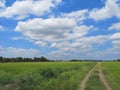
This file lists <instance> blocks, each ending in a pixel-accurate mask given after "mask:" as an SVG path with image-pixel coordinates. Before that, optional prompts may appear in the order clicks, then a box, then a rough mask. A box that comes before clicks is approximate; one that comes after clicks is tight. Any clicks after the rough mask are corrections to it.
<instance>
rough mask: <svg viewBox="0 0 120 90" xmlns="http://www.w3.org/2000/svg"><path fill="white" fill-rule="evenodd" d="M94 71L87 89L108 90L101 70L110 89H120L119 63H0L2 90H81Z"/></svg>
mask: <svg viewBox="0 0 120 90" xmlns="http://www.w3.org/2000/svg"><path fill="white" fill-rule="evenodd" d="M93 67H94V68H93ZM92 69H93V71H92V73H91V74H90V76H89V78H88V80H87V81H86V83H85V88H84V90H107V89H106V87H105V85H104V84H103V82H102V81H101V79H100V75H101V74H100V70H102V74H103V76H102V77H104V79H105V80H107V83H108V84H109V85H110V87H111V90H120V62H102V63H97V64H96V63H95V62H42V63H38V62H29V63H0V90H81V89H80V88H79V87H80V85H81V83H82V82H83V81H84V79H85V78H86V76H87V75H88V72H90V71H91V70H92Z"/></svg>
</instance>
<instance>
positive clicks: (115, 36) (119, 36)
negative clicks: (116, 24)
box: [110, 32, 120, 40]
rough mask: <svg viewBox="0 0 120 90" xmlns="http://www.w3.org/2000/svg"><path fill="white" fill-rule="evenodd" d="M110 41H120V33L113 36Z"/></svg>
mask: <svg viewBox="0 0 120 90" xmlns="http://www.w3.org/2000/svg"><path fill="white" fill-rule="evenodd" d="M110 39H112V40H114V39H120V32H118V33H114V34H112V35H111V37H110Z"/></svg>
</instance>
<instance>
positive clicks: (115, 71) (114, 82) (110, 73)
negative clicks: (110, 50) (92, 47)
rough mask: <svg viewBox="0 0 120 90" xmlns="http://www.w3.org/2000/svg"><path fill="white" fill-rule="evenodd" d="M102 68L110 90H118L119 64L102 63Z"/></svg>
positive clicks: (119, 78)
mask: <svg viewBox="0 0 120 90" xmlns="http://www.w3.org/2000/svg"><path fill="white" fill-rule="evenodd" d="M102 67H103V73H104V74H105V77H106V79H107V80H108V82H109V83H110V85H111V87H112V90H120V62H104V63H102Z"/></svg>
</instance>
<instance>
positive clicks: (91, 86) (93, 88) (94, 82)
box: [85, 65, 106, 90]
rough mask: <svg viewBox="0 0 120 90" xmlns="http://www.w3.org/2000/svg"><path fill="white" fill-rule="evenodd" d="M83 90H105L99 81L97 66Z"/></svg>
mask: <svg viewBox="0 0 120 90" xmlns="http://www.w3.org/2000/svg"><path fill="white" fill-rule="evenodd" d="M85 90H106V89H105V87H104V85H103V83H102V82H101V81H100V79H99V66H98V65H97V66H96V68H95V70H94V71H93V72H92V74H91V75H90V78H89V80H88V81H87V83H86V88H85Z"/></svg>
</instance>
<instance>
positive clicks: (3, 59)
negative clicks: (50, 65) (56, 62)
mask: <svg viewBox="0 0 120 90" xmlns="http://www.w3.org/2000/svg"><path fill="white" fill-rule="evenodd" d="M50 61H51V60H49V59H47V58H46V57H43V56H41V57H34V58H28V57H27V58H23V57H15V58H6V57H2V56H0V62H50Z"/></svg>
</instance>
